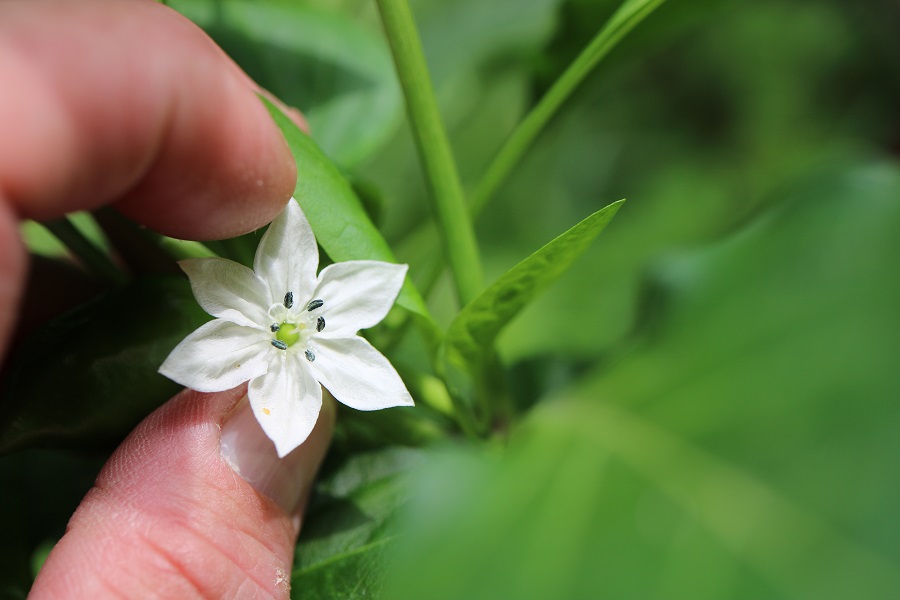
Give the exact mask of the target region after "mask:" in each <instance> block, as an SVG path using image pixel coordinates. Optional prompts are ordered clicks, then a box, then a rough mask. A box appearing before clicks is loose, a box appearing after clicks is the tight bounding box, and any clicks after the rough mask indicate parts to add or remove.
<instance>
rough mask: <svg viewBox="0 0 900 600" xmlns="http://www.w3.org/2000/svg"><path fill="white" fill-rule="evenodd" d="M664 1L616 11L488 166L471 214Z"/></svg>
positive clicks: (632, 3)
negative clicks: (574, 95) (597, 69)
mask: <svg viewBox="0 0 900 600" xmlns="http://www.w3.org/2000/svg"><path fill="white" fill-rule="evenodd" d="M663 2H665V0H626V1H625V2H623V3H622V5H621V6H620V7H619V10H617V11H616V13H615V14H614V15H613V16H612V17H610V19H609V21H607V22H606V24H605V25H604V26H603V28H602V29H601V30H600V31H599V32H598V33H597V35H596V36H594V39H593V40H591V43H590V44H588V46H587V47H586V48H585V49H584V50H582V52H581V54H579V55H578V58H576V59H575V61H574V62H572V64H571V65H569V68H568V69H566V71H565V72H564V73H563V74H562V75H561V76H560V78H559V79H557V80H556V82H555V83H554V84H553V87H551V88H550V90H549V91H548V92H547V93H546V94H545V95H544V97H543V98H541V100H540V102H538V104H537V106H535V107H534V108H533V109H532V110H531V112H530V113H529V114H528V116H526V117H525V119H524V120H523V121H522V122H521V123H520V124H519V126H518V127H517V128H516V130H515V131H513V133H512V135H510V137H509V138H508V139H507V140H506V142H505V143H504V144H503V147H502V148H500V151H499V152H498V153H497V156H496V157H494V160H493V161H492V162H491V164H490V165H489V166H488V168H487V170H486V171H485V174H484V176H483V177H482V179H481V181H480V182H479V184H478V187H476V188H475V193H474V194H473V196H472V214H473V215H477V214H478V213H480V212H481V209H482V208H484V206H485V204H487V202H488V201H489V200H490V199H491V198H492V197H493V196H494V194H495V193H496V192H497V190H498V189H499V188H500V186H502V185H503V183H504V182H505V181H506V180H507V178H509V175H510V173H512V171H513V169H514V168H515V166H516V165H517V164H518V163H519V161H520V160H521V159H522V156H524V154H525V152H526V151H527V150H528V148H530V147H531V144H532V142H534V140H535V138H536V137H537V136H538V134H539V133H540V132H541V130H542V129H543V128H544V126H545V125H546V124H547V123H548V122H549V121H550V119H551V118H552V117H553V115H555V114H556V111H557V110H559V107H560V106H562V104H563V103H564V102H565V101H566V100H567V99H568V97H569V96H570V95H571V94H572V92H573V91H574V90H575V88H577V87H578V85H579V84H580V83H581V82H582V81H583V80H584V78H585V77H586V76H587V75H588V73H590V72H591V71H592V70H593V69H594V67H596V66H597V63H599V62H600V60H601V59H603V57H605V56H606V55H607V54H609V52H610V51H611V50H612V49H613V48H614V47H615V46H616V44H618V43H619V40H621V39H622V38H623V37H625V35H626V34H627V33H628V32H629V31H631V30H632V29H633V28H634V27H635V26H636V25H637V24H638V23H640V22H641V21H643V20H644V18H645V17H646V16H647V15H649V14H650V13H652V12H653V11H654V10H655V9H656V7H658V6H659V5H660V4H662V3H663Z"/></svg>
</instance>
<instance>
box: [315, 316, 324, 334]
mask: <svg viewBox="0 0 900 600" xmlns="http://www.w3.org/2000/svg"><path fill="white" fill-rule="evenodd" d="M323 329H325V317H319V318H318V319H316V331H322V330H323Z"/></svg>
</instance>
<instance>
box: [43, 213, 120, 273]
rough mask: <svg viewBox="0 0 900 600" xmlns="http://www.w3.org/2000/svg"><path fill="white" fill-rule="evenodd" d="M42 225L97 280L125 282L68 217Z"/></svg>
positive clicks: (112, 265) (114, 266)
mask: <svg viewBox="0 0 900 600" xmlns="http://www.w3.org/2000/svg"><path fill="white" fill-rule="evenodd" d="M43 225H44V227H46V228H47V229H48V230H49V231H50V233H52V234H53V235H55V236H56V238H57V239H58V240H59V241H60V242H62V244H63V245H64V246H65V247H66V248H68V249H69V251H70V252H71V253H72V254H73V255H74V256H75V257H76V258H78V260H79V261H81V263H82V264H83V265H84V266H85V268H86V269H87V270H88V271H90V272H91V273H93V274H94V275H95V276H97V277H98V278H100V279H102V280H104V281H108V282H110V283H114V284H119V283H124V282H125V281H126V280H127V277H126V276H125V274H124V273H123V272H122V271H121V270H119V268H118V267H117V266H116V265H115V264H114V263H113V262H112V260H110V258H109V257H108V256H107V255H106V254H104V253H103V252H101V251H100V250H99V249H98V248H97V247H96V246H95V245H94V244H92V243H91V241H90V240H88V239H87V238H86V237H84V234H82V233H81V232H80V231H79V230H78V228H77V227H75V225H73V224H72V221H71V220H69V218H68V217H63V218H61V219H54V220H52V221H48V222H46V223H43Z"/></svg>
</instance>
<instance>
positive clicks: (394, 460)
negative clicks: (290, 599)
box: [291, 448, 421, 600]
mask: <svg viewBox="0 0 900 600" xmlns="http://www.w3.org/2000/svg"><path fill="white" fill-rule="evenodd" d="M420 454H421V453H420V452H419V451H416V450H411V449H406V448H388V449H386V450H381V451H379V452H373V453H369V454H357V455H355V456H353V457H352V458H350V459H348V460H347V461H346V462H345V463H344V464H343V465H342V466H341V467H340V468H339V469H338V470H337V471H335V472H334V473H333V474H331V475H330V476H328V477H327V478H326V479H325V480H324V481H321V482H320V483H319V484H318V485H317V487H316V492H315V495H314V497H313V500H312V502H311V504H310V507H309V509H308V511H307V513H306V517H305V518H304V526H303V532H302V533H301V536H300V541H299V544H298V545H297V552H296V555H295V559H294V571H293V574H292V577H291V587H292V589H294V590H298V591H301V592H302V594H303V597H304V598H322V599H323V600H341V599H347V600H350V599H355V598H360V599H362V598H372V597H373V596H377V595H378V593H379V592H380V590H381V587H382V585H383V579H384V573H385V570H386V558H387V553H388V550H389V549H390V547H391V546H392V542H393V540H394V538H395V537H396V534H395V533H394V528H393V521H394V519H395V518H396V516H397V514H398V512H399V510H400V509H401V507H402V506H403V505H404V504H405V501H406V495H405V491H404V487H403V486H402V485H401V480H400V477H401V475H402V474H403V473H405V472H406V471H408V470H409V469H410V468H411V467H412V466H413V465H415V464H417V463H418V462H419V456H420Z"/></svg>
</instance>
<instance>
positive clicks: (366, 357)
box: [309, 336, 413, 410]
mask: <svg viewBox="0 0 900 600" xmlns="http://www.w3.org/2000/svg"><path fill="white" fill-rule="evenodd" d="M315 352H316V360H315V362H311V363H309V367H310V368H311V369H312V372H313V375H315V377H316V379H318V380H319V381H320V382H321V383H322V385H324V386H325V387H326V388H328V391H329V392H331V394H332V395H333V396H334V397H335V398H337V399H338V400H339V401H340V402H341V403H343V404H346V405H347V406H349V407H351V408H355V409H357V410H378V409H381V408H390V407H392V406H412V405H413V399H412V397H411V396H410V395H409V392H408V391H407V390H406V386H405V385H404V384H403V380H402V379H400V376H399V375H398V374H397V371H395V370H394V367H393V366H391V363H390V362H388V359H386V358H385V357H384V356H382V354H381V353H380V352H379V351H378V350H376V349H375V348H374V347H372V345H371V344H370V343H369V342H367V341H366V340H364V339H363V338H361V337H357V336H354V337H350V338H342V339H328V338H321V339H320V338H317V339H316V341H315Z"/></svg>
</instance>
